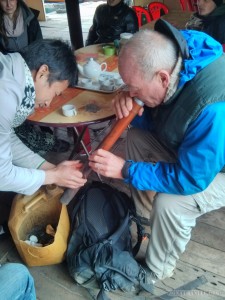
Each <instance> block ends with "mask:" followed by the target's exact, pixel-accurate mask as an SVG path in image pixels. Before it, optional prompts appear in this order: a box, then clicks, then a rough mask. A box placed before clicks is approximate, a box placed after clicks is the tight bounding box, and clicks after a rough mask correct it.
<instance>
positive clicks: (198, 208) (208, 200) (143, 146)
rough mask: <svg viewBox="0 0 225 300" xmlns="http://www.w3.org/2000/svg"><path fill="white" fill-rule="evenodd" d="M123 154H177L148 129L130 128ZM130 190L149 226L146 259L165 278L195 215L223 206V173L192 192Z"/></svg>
mask: <svg viewBox="0 0 225 300" xmlns="http://www.w3.org/2000/svg"><path fill="white" fill-rule="evenodd" d="M126 158H127V159H132V160H134V161H146V162H156V161H166V162H173V161H174V160H175V159H176V156H175V154H173V153H169V152H168V151H167V150H166V149H165V147H163V146H162V145H161V144H160V143H159V142H158V141H157V140H156V139H155V138H154V137H153V136H152V135H151V134H150V133H149V132H146V131H142V130H139V129H135V128H131V129H130V130H129V131H128V135H127V145H126ZM131 194H132V197H133V199H134V202H135V205H136V209H137V213H138V215H140V216H141V217H143V218H144V219H146V221H148V222H147V223H149V225H150V226H151V237H150V240H149V243H148V247H147V251H146V256H145V260H146V263H147V265H148V267H149V268H150V269H151V270H152V271H153V272H154V273H155V274H156V275H157V276H158V278H159V279H164V278H166V277H170V276H171V275H172V274H173V271H174V269H175V267H176V261H177V259H178V258H179V256H180V254H181V253H183V252H184V250H185V247H186V245H187V243H188V242H189V240H190V238H191V230H192V228H193V227H194V226H195V225H196V218H198V217H199V216H201V215H202V214H204V213H207V212H209V211H212V210H215V209H218V208H220V207H222V206H225V174H224V173H219V174H218V175H217V176H216V177H215V179H214V180H213V182H212V183H211V184H210V185H209V186H208V187H207V189H206V190H204V191H203V192H201V193H198V194H194V195H188V196H183V195H173V194H164V193H156V192H154V191H140V190H137V189H135V188H134V187H131ZM149 219H150V220H149Z"/></svg>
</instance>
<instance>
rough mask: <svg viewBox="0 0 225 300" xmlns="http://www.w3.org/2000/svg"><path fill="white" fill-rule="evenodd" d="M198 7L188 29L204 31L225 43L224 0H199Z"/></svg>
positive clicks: (187, 26)
mask: <svg viewBox="0 0 225 300" xmlns="http://www.w3.org/2000/svg"><path fill="white" fill-rule="evenodd" d="M197 9H198V11H197V12H195V13H194V14H193V15H192V16H191V18H190V20H189V21H188V22H187V24H186V29H193V30H199V31H203V32H205V33H207V34H209V35H210V36H212V37H213V38H214V39H215V40H217V41H218V42H220V43H221V44H225V30H224V29H225V4H223V0H197Z"/></svg>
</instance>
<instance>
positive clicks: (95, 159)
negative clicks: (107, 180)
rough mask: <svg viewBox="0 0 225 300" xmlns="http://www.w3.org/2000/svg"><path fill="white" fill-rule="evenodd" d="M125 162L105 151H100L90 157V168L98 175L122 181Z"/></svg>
mask: <svg viewBox="0 0 225 300" xmlns="http://www.w3.org/2000/svg"><path fill="white" fill-rule="evenodd" d="M124 163H125V160H124V159H123V158H121V157H119V156H116V155H114V154H112V153H111V152H108V151H106V150H103V149H98V150H96V151H95V152H93V153H92V154H91V155H90V157H89V166H90V168H91V169H92V170H93V171H95V172H96V173H98V174H100V175H103V176H105V177H111V178H117V179H122V178H123V177H122V173H121V171H122V168H123V165H124Z"/></svg>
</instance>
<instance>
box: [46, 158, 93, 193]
mask: <svg viewBox="0 0 225 300" xmlns="http://www.w3.org/2000/svg"><path fill="white" fill-rule="evenodd" d="M82 166H83V164H82V163H80V161H78V160H76V161H64V162H62V163H60V164H58V165H57V166H55V167H54V168H52V169H48V170H45V173H46V177H45V182H44V184H56V185H59V186H63V187H67V188H72V189H76V188H79V187H81V186H83V185H84V184H85V183H86V182H87V179H84V178H83V174H82V172H81V168H82Z"/></svg>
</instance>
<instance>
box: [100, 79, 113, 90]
mask: <svg viewBox="0 0 225 300" xmlns="http://www.w3.org/2000/svg"><path fill="white" fill-rule="evenodd" d="M101 88H102V90H104V91H112V90H113V85H112V82H111V81H110V80H108V79H107V80H105V81H104V82H103V83H102V86H101Z"/></svg>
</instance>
